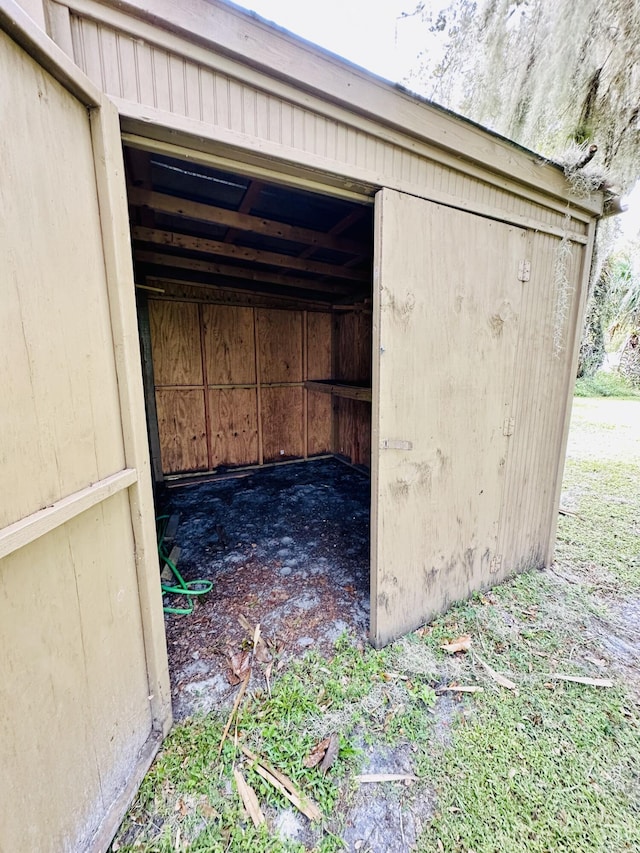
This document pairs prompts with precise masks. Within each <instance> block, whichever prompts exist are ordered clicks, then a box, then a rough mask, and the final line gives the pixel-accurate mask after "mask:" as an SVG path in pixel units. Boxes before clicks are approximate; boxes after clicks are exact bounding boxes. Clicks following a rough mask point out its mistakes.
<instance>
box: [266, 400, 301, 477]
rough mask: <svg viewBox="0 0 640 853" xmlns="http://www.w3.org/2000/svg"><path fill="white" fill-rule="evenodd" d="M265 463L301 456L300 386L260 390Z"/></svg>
mask: <svg viewBox="0 0 640 853" xmlns="http://www.w3.org/2000/svg"><path fill="white" fill-rule="evenodd" d="M261 393H262V430H263V452H264V461H265V462H277V461H279V460H283V459H287V458H291V457H295V456H304V441H303V434H302V393H303V389H302V388H301V387H296V386H293V387H279V388H278V387H276V388H262V391H261Z"/></svg>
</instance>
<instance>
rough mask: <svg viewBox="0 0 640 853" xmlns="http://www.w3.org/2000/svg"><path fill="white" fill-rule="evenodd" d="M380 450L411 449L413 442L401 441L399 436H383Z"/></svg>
mask: <svg viewBox="0 0 640 853" xmlns="http://www.w3.org/2000/svg"><path fill="white" fill-rule="evenodd" d="M380 450H413V442H412V441H403V440H402V439H401V438H383V439H382V441H381V442H380Z"/></svg>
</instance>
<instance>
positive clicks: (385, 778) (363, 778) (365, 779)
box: [355, 773, 418, 784]
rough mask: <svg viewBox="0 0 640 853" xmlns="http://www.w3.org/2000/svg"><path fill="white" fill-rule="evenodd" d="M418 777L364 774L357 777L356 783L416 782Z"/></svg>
mask: <svg viewBox="0 0 640 853" xmlns="http://www.w3.org/2000/svg"><path fill="white" fill-rule="evenodd" d="M417 778H418V777H417V776H414V775H413V773H362V774H361V775H360V776H356V777H355V779H356V782H361V783H362V784H367V783H369V782H415V780H416V779H417Z"/></svg>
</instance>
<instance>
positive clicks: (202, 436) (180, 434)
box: [156, 388, 209, 473]
mask: <svg viewBox="0 0 640 853" xmlns="http://www.w3.org/2000/svg"><path fill="white" fill-rule="evenodd" d="M156 407H157V410H158V431H159V433H160V454H161V458H162V468H163V471H164V472H165V473H171V472H176V471H203V470H206V469H207V468H208V464H209V463H208V456H207V428H206V421H205V410H204V391H203V390H199V389H191V390H189V389H184V388H158V389H157V390H156Z"/></svg>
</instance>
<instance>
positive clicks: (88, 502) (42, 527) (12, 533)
mask: <svg viewBox="0 0 640 853" xmlns="http://www.w3.org/2000/svg"><path fill="white" fill-rule="evenodd" d="M137 479H138V472H137V471H136V470H135V468H125V469H123V470H122V471H118V473H117V474H111V476H109V477H105V478H104V479H103V480H98V482H97V483H92V484H91V485H90V486H87V488H86V489H81V490H80V491H78V492H74V493H73V494H71V495H67V497H65V498H61V499H60V500H59V501H56V502H55V503H54V504H52V505H51V506H48V507H46V508H45V509H40V510H38V511H37V512H34V513H32V514H31V515H28V516H27V517H26V518H21V519H20V520H19V521H16V522H14V523H13V524H10V525H8V527H4V528H3V529H2V530H0V558H2V557H6V556H8V555H9V554H12V553H13V552H14V551H17V550H18V549H19V548H24V547H25V545H29V544H30V543H31V542H35V540H36V539H39V538H40V537H41V536H44V535H45V534H46V533H50V532H51V531H52V530H55V529H56V528H57V527H60V526H61V525H63V524H66V522H67V521H71V519H72V518H75V517H76V516H77V515H80V513H82V512H85V511H86V510H88V509H91V507H92V506H95V505H96V504H99V503H102V501H105V500H106V499H107V498H110V497H111V496H112V495H115V494H117V493H118V492H121V491H122V490H123V489H128V488H129V486H132V485H133V484H134V483H135V482H136V481H137Z"/></svg>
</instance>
